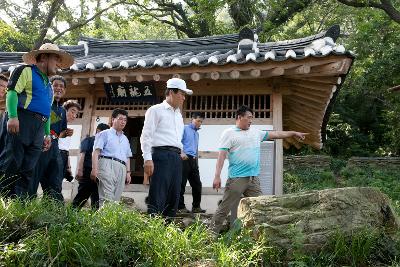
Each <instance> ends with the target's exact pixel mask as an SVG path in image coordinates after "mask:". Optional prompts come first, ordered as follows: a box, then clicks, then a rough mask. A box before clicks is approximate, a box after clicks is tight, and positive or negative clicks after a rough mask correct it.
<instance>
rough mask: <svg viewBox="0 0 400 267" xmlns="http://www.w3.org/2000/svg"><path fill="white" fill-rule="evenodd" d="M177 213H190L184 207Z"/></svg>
mask: <svg viewBox="0 0 400 267" xmlns="http://www.w3.org/2000/svg"><path fill="white" fill-rule="evenodd" d="M178 213H180V214H182V213H190V211H189V210H188V209H187V208H186V207H185V208H182V209H178Z"/></svg>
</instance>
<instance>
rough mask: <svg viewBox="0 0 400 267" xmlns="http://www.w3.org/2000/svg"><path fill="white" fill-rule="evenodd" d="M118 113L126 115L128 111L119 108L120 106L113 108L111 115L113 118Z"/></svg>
mask: <svg viewBox="0 0 400 267" xmlns="http://www.w3.org/2000/svg"><path fill="white" fill-rule="evenodd" d="M119 114H121V115H124V116H126V117H128V111H126V110H125V109H120V108H116V109H114V110H113V112H112V115H111V117H112V118H114V119H115V118H116V117H118V115H119Z"/></svg>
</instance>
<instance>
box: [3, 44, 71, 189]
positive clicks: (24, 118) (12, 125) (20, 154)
mask: <svg viewBox="0 0 400 267" xmlns="http://www.w3.org/2000/svg"><path fill="white" fill-rule="evenodd" d="M23 61H24V63H26V64H27V65H22V66H19V67H17V68H16V69H15V70H14V71H13V73H12V75H11V78H10V81H9V84H8V88H7V96H6V105H7V113H6V116H5V117H4V120H3V123H2V127H3V129H7V130H6V131H2V133H3V134H4V135H5V140H6V142H5V143H6V147H5V149H4V151H3V152H2V153H1V155H0V193H1V194H2V195H3V196H6V197H26V196H27V195H28V187H29V182H30V180H31V177H32V172H33V169H34V167H35V165H36V163H37V161H38V159H39V156H40V153H41V151H42V150H48V149H49V148H50V145H51V138H50V108H51V104H52V102H53V90H52V88H51V84H50V82H49V78H48V77H49V76H51V75H54V74H55V73H56V71H57V69H58V68H68V67H69V66H71V65H72V64H73V61H74V60H73V57H72V56H70V55H69V54H68V53H66V52H63V51H61V50H60V49H59V48H58V46H57V45H54V44H49V43H47V44H43V45H42V46H41V47H40V48H39V49H38V50H33V51H31V52H29V53H26V54H24V56H23Z"/></svg>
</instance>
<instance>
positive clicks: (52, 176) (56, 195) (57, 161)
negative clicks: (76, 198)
mask: <svg viewBox="0 0 400 267" xmlns="http://www.w3.org/2000/svg"><path fill="white" fill-rule="evenodd" d="M61 172H62V160H61V154H60V150H59V149H58V140H57V139H55V140H52V142H51V147H50V149H49V150H48V151H45V152H42V154H41V155H40V158H39V161H38V163H37V165H36V168H35V173H34V178H33V179H32V182H31V184H30V190H29V193H30V195H31V196H36V194H37V190H38V187H39V182H40V185H41V186H42V190H43V195H45V196H48V197H50V198H52V199H55V200H59V201H61V202H63V201H64V197H63V195H62V193H61V191H62V181H63V178H64V177H63V175H62V173H61Z"/></svg>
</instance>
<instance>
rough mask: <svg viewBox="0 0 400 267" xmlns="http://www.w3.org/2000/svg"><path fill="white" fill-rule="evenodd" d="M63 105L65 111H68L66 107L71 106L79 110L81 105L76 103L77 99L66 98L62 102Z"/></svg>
mask: <svg viewBox="0 0 400 267" xmlns="http://www.w3.org/2000/svg"><path fill="white" fill-rule="evenodd" d="M63 107H64V109H65V110H66V111H68V109H70V108H72V107H76V108H77V109H78V110H81V109H82V107H81V105H80V104H79V103H78V101H77V100H72V99H70V100H67V101H65V102H64V104H63Z"/></svg>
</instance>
